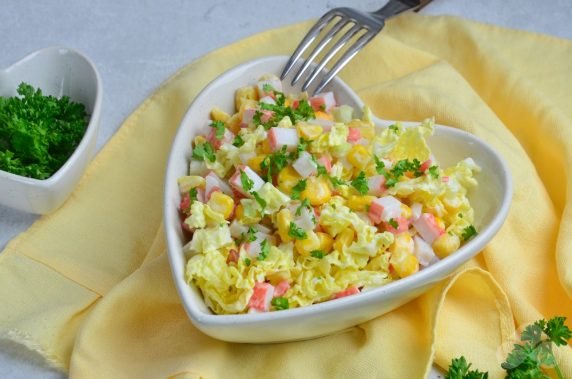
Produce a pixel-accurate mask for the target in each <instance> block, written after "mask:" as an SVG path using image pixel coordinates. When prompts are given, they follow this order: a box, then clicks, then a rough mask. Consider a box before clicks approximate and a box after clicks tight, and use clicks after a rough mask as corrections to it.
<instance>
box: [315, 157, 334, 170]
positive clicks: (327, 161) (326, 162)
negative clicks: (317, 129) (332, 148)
mask: <svg viewBox="0 0 572 379" xmlns="http://www.w3.org/2000/svg"><path fill="white" fill-rule="evenodd" d="M318 163H319V164H321V165H322V166H324V168H325V169H326V172H327V173H328V174H329V173H330V172H331V171H332V158H330V157H329V156H327V155H322V156H321V157H320V158H318Z"/></svg>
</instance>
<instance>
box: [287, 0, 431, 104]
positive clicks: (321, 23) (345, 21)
mask: <svg viewBox="0 0 572 379" xmlns="http://www.w3.org/2000/svg"><path fill="white" fill-rule="evenodd" d="M431 1H432V0H389V2H388V3H387V4H385V6H384V7H383V8H381V9H379V10H377V11H375V12H362V11H359V10H356V9H353V8H345V7H342V8H334V9H332V10H330V11H329V12H327V13H326V14H324V15H323V16H322V17H321V18H320V19H319V20H318V22H317V23H316V24H315V25H314V26H313V27H312V29H310V31H309V32H308V33H307V34H306V36H305V37H304V39H302V42H300V44H299V45H298V47H297V48H296V50H295V51H294V53H293V54H292V56H291V57H290V59H289V60H288V62H287V63H286V66H285V67H284V70H283V71H282V74H281V76H280V79H282V80H284V79H285V78H286V76H287V75H288V73H289V72H290V71H291V70H292V68H293V67H294V66H295V65H296V64H297V63H298V62H299V61H300V58H301V57H302V54H303V53H304V51H306V49H307V48H308V47H309V46H310V45H311V44H312V42H314V40H315V39H316V37H318V35H319V34H320V32H322V30H324V29H325V28H326V26H328V25H333V26H332V27H331V28H330V29H329V30H328V31H327V33H326V34H325V35H324V37H323V38H322V40H321V41H320V42H319V43H318V44H317V45H316V47H315V48H314V50H313V51H312V52H311V53H310V55H309V56H308V58H307V59H305V61H304V63H303V64H302V66H301V67H300V69H299V70H298V72H297V73H296V75H294V78H293V79H292V82H291V84H292V86H294V85H296V83H298V81H299V80H300V79H301V78H302V76H303V74H304V72H306V70H307V69H308V68H309V67H310V66H311V65H312V62H313V61H314V59H315V58H316V56H317V55H318V54H319V53H320V52H321V51H322V50H323V49H324V47H326V45H328V43H329V42H331V41H332V40H333V39H334V38H335V37H336V36H337V35H338V33H339V32H340V31H341V30H342V29H344V27H347V28H349V30H347V32H346V33H345V34H344V35H342V36H340V38H339V39H338V41H337V42H336V43H335V44H334V45H333V46H332V48H331V49H330V50H329V51H328V52H327V53H326V55H325V56H324V58H323V59H322V62H320V63H318V64H316V67H314V69H313V70H312V71H311V73H310V74H309V75H308V76H307V78H306V81H305V82H304V84H303V85H302V91H306V90H307V89H308V88H309V87H310V86H311V85H312V84H313V83H314V82H315V81H316V78H318V76H319V75H320V74H324V75H325V77H324V78H323V79H322V81H321V82H319V83H318V85H317V86H316V88H315V89H314V90H313V92H314V93H319V92H320V91H321V90H323V89H324V87H325V86H326V85H328V83H329V82H330V81H331V80H332V79H333V78H334V76H336V74H337V73H338V72H339V71H340V70H341V69H342V68H343V67H344V66H345V65H346V64H347V63H348V62H349V61H350V60H351V59H352V58H353V57H354V56H355V55H356V54H357V53H358V52H359V51H360V50H361V49H362V48H363V47H364V46H365V45H366V44H367V43H368V42H369V41H371V40H372V39H373V37H375V36H376V35H377V33H379V32H380V31H381V29H383V26H384V25H385V20H386V19H388V18H390V17H393V16H396V15H398V14H400V13H402V12H404V11H408V10H412V11H418V10H420V9H421V8H423V7H424V6H425V5H427V4H428V3H430V2H431ZM336 19H337V21H335V20H336ZM334 21H335V22H334ZM360 32H363V34H362V35H361V36H360V37H359V38H357V40H356V41H355V42H354V43H353V45H351V46H350V47H348V49H347V50H346V51H345V52H344V54H343V55H342V56H341V57H340V59H339V60H338V61H337V62H336V63H335V64H334V65H333V66H332V68H331V70H329V71H325V70H324V68H325V67H326V65H327V64H328V62H329V61H330V60H331V59H332V58H333V57H334V55H336V53H338V52H339V51H340V50H341V49H342V48H343V47H344V45H346V44H347V43H348V41H350V40H351V39H352V38H353V37H355V36H357V35H358V34H359V33H360Z"/></svg>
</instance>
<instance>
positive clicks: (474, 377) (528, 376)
mask: <svg viewBox="0 0 572 379" xmlns="http://www.w3.org/2000/svg"><path fill="white" fill-rule="evenodd" d="M565 321H566V317H561V316H556V317H554V318H552V319H550V320H548V321H545V320H543V319H542V320H538V321H536V322H534V323H533V324H531V325H528V326H527V327H526V328H525V329H524V331H523V332H522V334H521V336H520V340H521V343H520V344H515V345H514V348H513V350H512V351H511V352H510V353H509V355H508V356H507V358H506V361H505V362H503V363H502V364H501V367H502V368H503V369H504V370H505V371H506V373H507V375H506V378H507V379H550V376H548V375H547V374H546V373H545V372H544V370H543V369H544V368H554V371H555V373H556V375H557V376H558V378H559V379H564V376H563V375H562V372H561V371H560V367H559V366H558V363H557V362H556V357H555V356H554V353H553V352H552V345H556V346H565V345H567V344H568V340H570V339H571V338H572V330H570V328H568V326H566V325H565V324H564V322H565ZM470 367H471V364H470V363H467V360H466V359H465V357H463V356H461V357H459V358H455V359H453V360H452V361H451V364H450V365H449V370H448V371H447V373H446V375H445V379H487V378H488V373H487V372H480V371H478V370H470Z"/></svg>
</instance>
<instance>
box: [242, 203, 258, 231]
mask: <svg viewBox="0 0 572 379" xmlns="http://www.w3.org/2000/svg"><path fill="white" fill-rule="evenodd" d="M240 204H242V208H243V214H242V223H243V224H245V225H252V224H256V223H258V222H259V221H260V220H261V219H262V207H261V206H260V204H259V203H258V202H257V201H256V200H254V199H242V200H240Z"/></svg>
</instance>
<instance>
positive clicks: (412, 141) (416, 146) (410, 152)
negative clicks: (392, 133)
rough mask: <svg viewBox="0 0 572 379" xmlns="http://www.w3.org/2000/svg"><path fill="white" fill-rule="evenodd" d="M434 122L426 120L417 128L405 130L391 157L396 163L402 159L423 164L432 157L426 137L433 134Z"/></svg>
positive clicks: (392, 150) (391, 152) (390, 153)
mask: <svg viewBox="0 0 572 379" xmlns="http://www.w3.org/2000/svg"><path fill="white" fill-rule="evenodd" d="M433 128H434V122H433V120H431V119H429V120H425V121H423V123H422V124H421V125H419V126H417V127H413V128H405V129H404V130H403V132H402V133H401V135H400V136H399V138H398V139H397V141H396V142H395V144H394V146H393V148H392V149H391V151H390V152H389V154H388V155H389V157H390V158H391V159H393V160H395V161H398V160H401V159H409V160H413V159H418V160H419V161H421V162H423V161H426V160H427V159H429V157H430V156H431V150H430V149H429V146H427V142H425V137H427V136H429V135H431V134H433Z"/></svg>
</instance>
